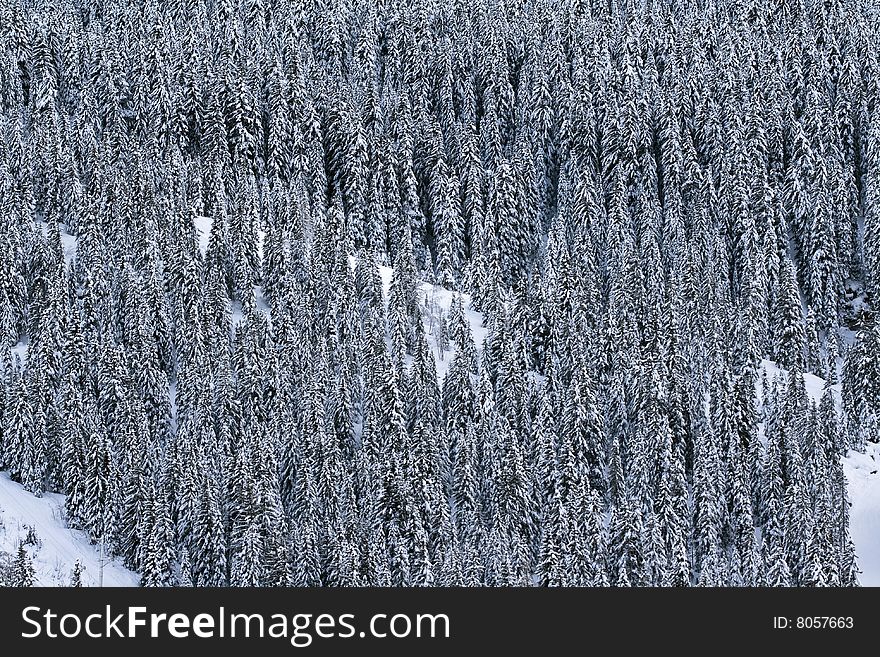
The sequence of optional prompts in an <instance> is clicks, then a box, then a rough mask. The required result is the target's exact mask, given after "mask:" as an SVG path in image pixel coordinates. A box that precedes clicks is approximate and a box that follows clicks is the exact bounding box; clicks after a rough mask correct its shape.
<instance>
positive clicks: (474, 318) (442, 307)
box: [352, 259, 489, 383]
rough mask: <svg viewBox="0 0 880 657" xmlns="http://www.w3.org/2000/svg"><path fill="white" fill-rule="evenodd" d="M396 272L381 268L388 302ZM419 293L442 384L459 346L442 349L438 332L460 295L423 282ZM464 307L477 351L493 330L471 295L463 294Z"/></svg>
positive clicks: (383, 290) (426, 329) (430, 344)
mask: <svg viewBox="0 0 880 657" xmlns="http://www.w3.org/2000/svg"><path fill="white" fill-rule="evenodd" d="M354 262H355V261H354V259H352V266H354ZM392 271H393V270H392V269H391V267H383V266H380V267H379V276H380V277H381V278H382V294H383V296H384V297H385V301H386V303H387V301H388V291H389V289H390V288H391V274H392ZM418 293H419V303H420V304H422V311H423V312H422V316H423V318H424V326H425V337H426V339H427V341H428V346H429V347H430V348H431V352H432V353H433V354H434V358H435V360H436V362H437V378H438V380H439V381H440V382H441V383H442V381H443V378H444V377H445V376H446V372H447V370H448V369H449V366H450V365H451V364H452V360H453V358H455V352H456V347H455V346H454V345H450V347H449V349H446V350H443V349H441V348H440V346H439V345H438V342H437V330H436V329H437V328H438V323H439V321H440V320H441V319H443V320H446V319H448V318H449V309H450V308H451V307H452V301H453V299H455V294H456V293H455V292H452V291H450V290H447V289H446V288H444V287H440V286H439V285H433V284H431V283H421V284H420V285H419V289H418ZM461 305H462V307H463V308H464V315H465V318H466V319H467V320H468V323H469V324H470V327H471V335H472V336H473V338H474V343H475V344H476V345H477V349H481V348H482V346H483V341H484V340H485V339H486V336H487V335H488V333H489V329H488V328H486V327H485V326H484V325H483V315H482V313H480V312H478V311H476V310H474V309H473V307H472V305H471V297H470V295H469V294H462V295H461Z"/></svg>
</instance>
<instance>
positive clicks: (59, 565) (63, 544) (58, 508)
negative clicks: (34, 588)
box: [0, 472, 140, 586]
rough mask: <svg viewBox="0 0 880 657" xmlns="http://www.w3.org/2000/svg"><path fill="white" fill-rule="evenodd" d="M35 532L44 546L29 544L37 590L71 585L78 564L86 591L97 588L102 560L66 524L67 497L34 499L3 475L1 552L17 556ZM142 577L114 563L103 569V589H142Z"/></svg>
mask: <svg viewBox="0 0 880 657" xmlns="http://www.w3.org/2000/svg"><path fill="white" fill-rule="evenodd" d="M28 527H33V528H34V531H35V533H36V535H37V538H38V539H39V540H40V542H41V543H42V545H37V546H32V545H28V546H27V547H26V549H27V550H28V552H30V554H31V556H32V557H33V562H34V569H35V570H36V584H37V585H38V586H68V585H69V584H70V574H71V571H72V570H73V566H74V564H75V563H76V562H77V561H79V562H80V563H81V564H82V565H83V573H82V583H83V586H97V584H98V579H99V573H100V572H101V555H100V553H99V552H98V549H97V546H95V545H91V544H90V543H89V540H88V538H87V537H86V535H85V533H83V532H81V531H78V530H74V529H69V528H67V527H66V526H65V523H64V496H63V495H56V494H53V493H46V494H45V495H44V496H43V497H41V498H38V497H34V496H33V495H32V494H31V493H29V492H28V491H26V490H24V489H23V488H22V487H21V486H20V485H19V484H17V483H15V482H14V481H12V480H10V479H9V476H8V475H7V474H6V473H5V472H0V551H3V552H9V553H10V554H15V552H16V551H17V550H18V544H19V542H20V541H21V540H23V539H24V538H25V537H26V536H27V534H28ZM139 580H140V578H139V577H138V575H137V574H136V573H134V572H132V571H130V570H128V569H127V568H124V567H123V566H122V565H120V564H119V563H117V562H116V561H115V560H107V563H106V564H105V565H104V586H137V585H138V582H139Z"/></svg>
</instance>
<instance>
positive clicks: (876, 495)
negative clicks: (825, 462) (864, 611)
mask: <svg viewBox="0 0 880 657" xmlns="http://www.w3.org/2000/svg"><path fill="white" fill-rule="evenodd" d="M878 470H880V444H877V443H872V444H870V445H869V446H868V448H867V449H866V450H865V453H864V454H859V453H858V452H850V453H849V454H848V455H847V457H846V458H845V459H844V460H843V471H844V472H845V473H846V480H847V484H848V488H849V498H850V501H851V502H852V506H851V507H850V510H849V525H850V535H851V536H852V540H853V543H854V544H855V546H856V556H857V557H858V563H859V569H860V570H861V571H862V572H861V575H859V582H860V583H861V585H862V586H880V474H878Z"/></svg>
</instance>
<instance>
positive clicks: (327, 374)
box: [0, 0, 880, 586]
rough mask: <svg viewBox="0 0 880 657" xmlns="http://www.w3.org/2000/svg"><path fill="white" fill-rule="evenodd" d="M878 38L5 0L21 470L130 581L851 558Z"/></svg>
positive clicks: (175, 0)
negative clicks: (816, 382) (850, 480)
mask: <svg viewBox="0 0 880 657" xmlns="http://www.w3.org/2000/svg"><path fill="white" fill-rule="evenodd" d="M878 45H880V10H878V7H877V5H876V3H875V2H873V0H676V1H674V2H672V1H666V0H406V1H403V0H297V1H296V2H286V1H283V0H191V1H188V2H184V0H170V1H168V2H160V1H158V0H138V1H135V2H130V1H129V0H61V1H59V2H55V1H52V2H49V1H48V0H0V343H2V344H0V382H2V387H0V468H2V469H4V470H6V471H7V472H8V474H9V475H10V476H11V477H12V478H13V479H14V480H16V481H19V482H21V483H22V484H23V485H24V486H25V487H26V488H27V490H29V491H31V492H32V493H33V494H34V495H41V494H43V493H44V492H46V491H54V492H60V493H64V494H66V496H67V497H66V503H65V510H66V522H67V523H68V524H69V525H70V526H72V527H79V528H82V529H84V530H85V531H86V532H88V534H89V536H90V537H91V538H92V540H93V541H95V542H96V543H98V542H100V543H103V544H104V546H105V548H106V550H107V551H108V552H110V553H112V554H115V555H118V556H119V557H120V558H121V559H122V560H123V561H124V563H125V564H126V565H127V566H128V567H130V568H131V569H133V570H135V571H137V572H138V573H139V574H140V575H141V577H142V583H143V584H144V585H147V586H165V585H190V584H192V585H197V586H223V585H243V586H251V585H325V586H359V585H394V586H399V585H467V586H483V585H488V586H499V585H611V586H629V585H633V586H687V585H712V586H717V585H724V586H727V585H732V586H741V585H745V586H756V585H757V586H766V585H797V586H822V585H831V586H852V585H856V584H857V583H858V565H857V558H856V554H855V549H854V546H853V543H852V541H851V540H850V536H849V526H848V525H849V502H848V499H847V488H846V480H845V477H844V473H843V468H842V464H841V457H842V456H843V455H844V454H845V453H846V452H847V450H850V449H857V450H858V449H861V448H863V446H864V445H865V444H866V443H867V441H875V442H876V441H878V439H880V436H878V417H880V320H878V318H877V317H876V316H875V314H874V313H873V312H872V308H873V303H872V302H873V301H874V300H875V299H877V298H880V48H878ZM383 268H390V270H391V272H392V273H391V274H390V285H388V286H387V287H388V290H387V293H386V292H385V290H384V289H383V288H384V287H385V286H383V280H382V272H383V271H386V272H387V271H388V270H383ZM425 283H430V284H433V285H436V286H438V288H439V287H442V288H443V289H445V290H449V291H451V292H452V293H453V296H452V302H451V304H449V305H448V308H445V309H443V308H441V309H439V310H438V309H437V307H436V306H435V307H430V306H429V304H428V303H426V298H425V295H424V294H422V292H421V291H422V290H423V285H424V284H425ZM476 327H479V328H480V334H481V335H482V334H485V336H486V337H485V340H482V339H480V340H477V339H475V330H474V329H475V328H476ZM438 354H439V355H440V356H441V357H442V358H443V360H442V361H439V360H438V357H437V355H438ZM768 361H772V362H773V363H774V364H775V365H774V366H773V367H772V368H768V367H767V365H768ZM441 365H442V367H441ZM777 365H778V368H777V367H776V366H777ZM768 371H769V372H770V373H769V374H768ZM805 373H812V374H815V375H816V376H818V377H821V378H822V379H824V380H825V382H826V388H825V391H824V394H823V396H822V398H821V402H820V403H818V404H817V403H815V402H814V401H812V400H811V398H810V396H809V395H808V394H807V391H806V389H805V384H804V376H803V374H805Z"/></svg>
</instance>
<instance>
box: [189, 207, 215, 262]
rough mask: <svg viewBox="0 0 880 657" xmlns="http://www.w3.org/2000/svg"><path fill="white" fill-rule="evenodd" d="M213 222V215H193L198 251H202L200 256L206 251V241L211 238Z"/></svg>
mask: <svg viewBox="0 0 880 657" xmlns="http://www.w3.org/2000/svg"><path fill="white" fill-rule="evenodd" d="M213 223H214V219H213V217H206V216H204V215H196V216H195V217H193V224H194V225H195V228H196V235H198V238H199V251H201V252H202V257H204V256H205V254H206V253H207V252H208V242H209V241H210V240H211V225H212V224H213Z"/></svg>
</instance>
